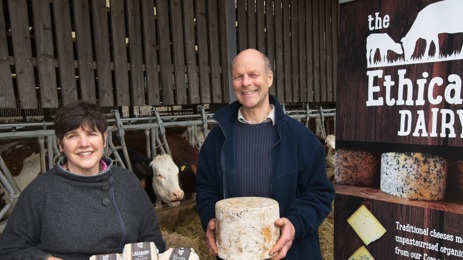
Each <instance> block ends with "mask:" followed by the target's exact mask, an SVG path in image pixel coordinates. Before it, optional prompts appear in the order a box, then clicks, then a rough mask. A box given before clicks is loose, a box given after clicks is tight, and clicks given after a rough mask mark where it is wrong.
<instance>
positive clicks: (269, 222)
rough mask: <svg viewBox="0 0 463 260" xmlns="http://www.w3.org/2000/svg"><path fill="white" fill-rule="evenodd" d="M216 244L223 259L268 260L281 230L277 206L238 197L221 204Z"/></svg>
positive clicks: (218, 204)
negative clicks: (278, 223) (276, 224)
mask: <svg viewBox="0 0 463 260" xmlns="http://www.w3.org/2000/svg"><path fill="white" fill-rule="evenodd" d="M215 211H216V219H217V226H216V241H217V248H218V251H219V257H220V258H222V259H267V258H270V257H271V256H270V255H269V251H270V249H272V247H273V246H274V245H275V244H276V242H277V240H278V238H279V236H280V229H279V228H278V227H276V226H275V224H274V222H275V220H277V219H278V218H279V215H280V213H279V206H278V203H277V202H276V201H275V200H273V199H270V198H261V197H236V198H229V199H224V200H221V201H218V202H217V203H216V205H215Z"/></svg>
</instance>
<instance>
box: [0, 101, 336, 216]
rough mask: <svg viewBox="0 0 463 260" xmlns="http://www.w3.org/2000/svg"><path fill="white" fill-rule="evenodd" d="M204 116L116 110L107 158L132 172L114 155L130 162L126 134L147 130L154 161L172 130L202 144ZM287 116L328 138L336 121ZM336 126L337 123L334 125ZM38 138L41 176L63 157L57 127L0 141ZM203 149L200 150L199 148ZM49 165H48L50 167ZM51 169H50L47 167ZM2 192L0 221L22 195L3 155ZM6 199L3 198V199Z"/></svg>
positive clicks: (41, 126)
mask: <svg viewBox="0 0 463 260" xmlns="http://www.w3.org/2000/svg"><path fill="white" fill-rule="evenodd" d="M198 110H199V111H200V113H198V114H191V115H164V116H160V113H159V111H158V110H156V109H153V110H152V113H151V117H139V118H121V117H120V114H119V111H118V110H112V111H111V114H112V117H113V118H111V119H108V124H109V128H108V131H110V132H111V134H108V140H107V141H108V145H107V147H106V151H105V154H106V155H107V156H109V155H111V154H113V155H114V157H115V158H116V159H115V161H116V163H117V164H119V165H120V166H122V167H124V168H127V169H130V170H132V165H131V164H130V160H128V159H127V160H125V162H127V163H126V164H127V165H124V163H123V160H122V158H120V156H119V154H118V153H115V152H114V151H115V150H116V149H118V148H122V150H123V154H124V156H125V158H128V151H127V145H126V143H125V139H124V136H125V133H126V132H127V131H140V130H143V131H144V133H145V138H146V142H147V144H148V145H147V147H146V148H147V149H146V156H147V157H150V158H154V156H155V155H156V151H158V150H159V151H160V152H161V153H162V154H163V153H167V154H170V150H169V145H168V144H167V141H166V135H165V133H166V129H167V128H172V127H186V128H187V135H186V137H187V139H188V140H189V141H190V143H191V144H192V145H195V146H196V145H197V144H198V142H200V141H201V140H196V139H195V133H196V132H197V131H198V130H201V131H203V134H204V136H205V135H207V132H208V131H209V129H210V126H213V125H215V124H216V122H215V120H213V119H212V115H213V114H210V113H206V111H205V108H204V107H203V106H199V107H198ZM285 113H286V114H288V115H289V116H291V117H293V118H295V119H296V120H298V121H300V122H304V123H305V125H306V126H307V127H309V122H312V121H313V120H314V119H315V126H316V127H315V130H314V132H315V134H317V135H319V136H322V137H323V138H325V137H326V131H325V126H324V122H325V119H326V118H333V119H334V120H335V118H336V110H335V109H324V108H322V107H318V108H316V109H310V108H309V106H308V105H307V106H306V109H305V110H288V111H286V110H285ZM334 122H335V121H334ZM112 133H115V136H117V138H118V139H119V141H120V146H115V145H114V143H113V134H112ZM32 138H36V139H37V141H38V143H39V146H40V165H41V172H42V173H44V172H46V171H47V170H48V169H50V168H51V167H53V165H54V164H55V162H56V161H57V158H58V157H59V156H60V155H61V154H60V152H59V149H58V146H57V143H56V138H55V133H54V130H53V123H50V122H44V123H14V124H0V141H3V140H13V139H18V140H21V139H32ZM197 148H199V147H197ZM47 162H48V163H47ZM47 165H48V167H47ZM0 189H2V190H3V192H4V193H5V194H6V195H7V196H4V200H5V202H6V206H5V207H3V208H2V209H0V220H1V219H2V218H3V217H4V216H5V215H6V214H7V212H8V211H9V210H11V209H12V208H13V206H14V204H15V202H16V201H17V199H18V197H19V195H20V193H21V191H20V189H19V187H18V185H17V184H16V182H15V180H14V178H13V176H12V174H11V172H10V171H9V169H8V167H7V166H6V164H5V162H4V161H3V158H2V157H1V155H0ZM0 199H2V198H0Z"/></svg>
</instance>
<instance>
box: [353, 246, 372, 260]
mask: <svg viewBox="0 0 463 260" xmlns="http://www.w3.org/2000/svg"><path fill="white" fill-rule="evenodd" d="M349 260H375V258H374V257H373V256H372V255H371V254H370V251H368V249H367V248H366V247H365V246H361V247H359V248H358V249H357V250H356V251H355V252H354V253H353V254H352V255H351V256H350V257H349Z"/></svg>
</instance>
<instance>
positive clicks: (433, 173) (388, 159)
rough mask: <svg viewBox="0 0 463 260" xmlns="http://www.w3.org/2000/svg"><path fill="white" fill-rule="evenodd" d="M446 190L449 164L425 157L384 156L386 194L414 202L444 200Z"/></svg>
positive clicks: (383, 173) (382, 161)
mask: <svg viewBox="0 0 463 260" xmlns="http://www.w3.org/2000/svg"><path fill="white" fill-rule="evenodd" d="M446 186H447V160H445V159H444V158H442V157H440V156H436V155H430V154H424V153H413V152H406V153H393V152H390V153H383V154H382V155H381V185H380V188H381V190H382V191H383V192H385V193H387V194H390V195H393V196H397V197H401V198H407V199H412V200H442V199H444V197H445V191H446Z"/></svg>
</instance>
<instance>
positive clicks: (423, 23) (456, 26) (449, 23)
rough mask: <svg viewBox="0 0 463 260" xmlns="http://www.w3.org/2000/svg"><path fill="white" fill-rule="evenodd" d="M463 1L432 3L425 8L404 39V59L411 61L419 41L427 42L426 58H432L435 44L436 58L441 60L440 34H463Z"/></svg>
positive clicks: (451, 0) (446, 0) (449, 0)
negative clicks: (432, 45)
mask: <svg viewBox="0 0 463 260" xmlns="http://www.w3.org/2000/svg"><path fill="white" fill-rule="evenodd" d="M462 8H463V1H461V0H444V1H439V2H436V3H432V4H430V5H428V6H426V7H425V8H423V9H422V10H421V11H420V12H419V13H418V15H417V16H416V18H415V21H414V22H413V24H412V26H411V27H410V30H409V31H408V32H407V34H406V35H405V36H404V37H403V38H402V40H401V42H402V46H403V48H404V59H405V60H406V61H408V60H409V59H411V57H412V55H413V52H414V51H415V45H416V42H417V41H418V39H424V40H425V41H426V49H425V51H424V54H423V55H424V57H429V56H430V53H429V51H430V48H431V44H432V43H434V47H435V50H436V51H435V55H434V56H435V57H437V58H439V52H440V50H439V48H440V46H439V34H443V33H446V34H455V33H462V32H463V15H461V10H462Z"/></svg>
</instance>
